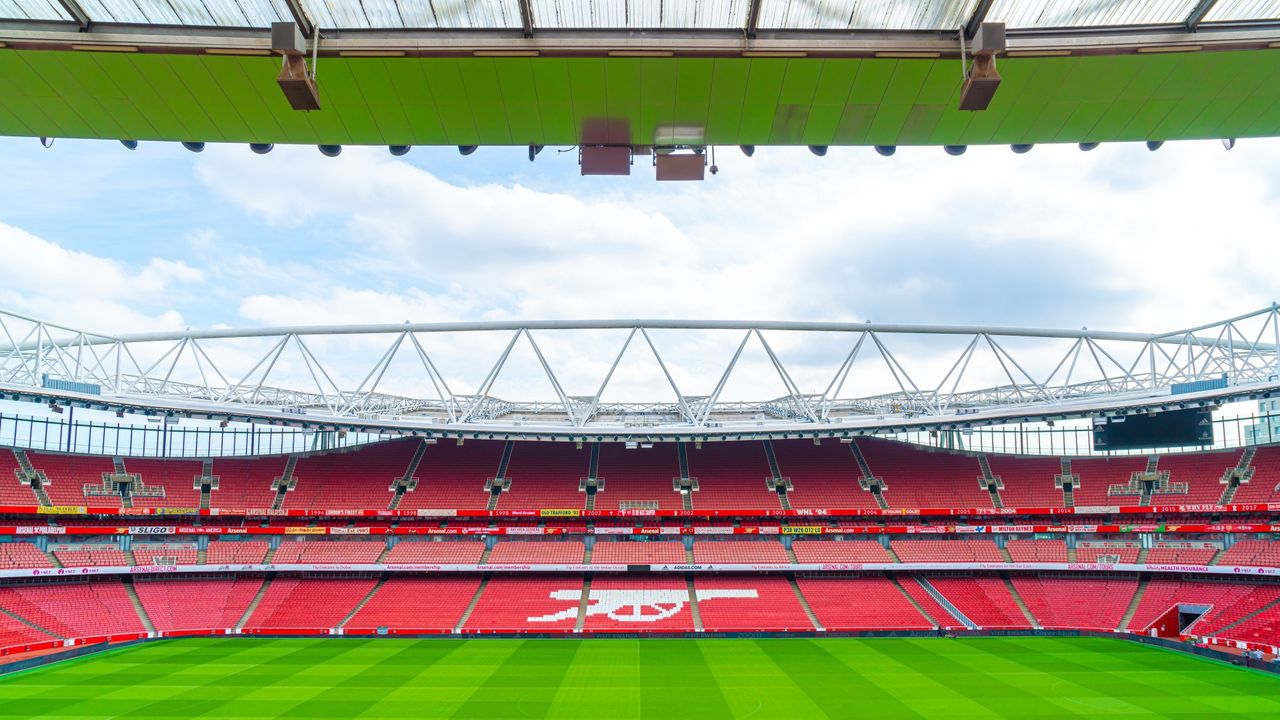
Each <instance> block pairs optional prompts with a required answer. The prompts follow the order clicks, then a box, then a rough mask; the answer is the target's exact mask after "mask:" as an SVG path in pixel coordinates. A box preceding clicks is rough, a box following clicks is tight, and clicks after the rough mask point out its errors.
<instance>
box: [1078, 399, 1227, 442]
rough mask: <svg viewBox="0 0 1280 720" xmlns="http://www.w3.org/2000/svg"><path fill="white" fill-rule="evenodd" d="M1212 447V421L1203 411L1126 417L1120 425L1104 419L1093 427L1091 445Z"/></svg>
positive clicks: (1111, 419) (1195, 410) (1114, 421)
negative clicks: (1103, 421)
mask: <svg viewBox="0 0 1280 720" xmlns="http://www.w3.org/2000/svg"><path fill="white" fill-rule="evenodd" d="M1212 444H1213V419H1212V414H1211V413H1210V411H1209V410H1208V409H1206V408H1196V409H1192V410H1168V411H1165V412H1162V413H1154V414H1152V415H1129V416H1128V417H1125V418H1123V419H1121V421H1120V422H1117V418H1107V419H1106V422H1105V423H1103V424H1095V425H1094V426H1093V446H1094V447H1095V448H1097V449H1099V450H1128V449H1135V448H1156V447H1179V446H1184V445H1212Z"/></svg>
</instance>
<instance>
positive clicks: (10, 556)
mask: <svg viewBox="0 0 1280 720" xmlns="http://www.w3.org/2000/svg"><path fill="white" fill-rule="evenodd" d="M47 567H53V562H52V561H51V560H49V556H48V555H45V554H44V553H43V552H41V551H40V548H38V547H36V546H35V545H32V544H31V543H29V542H5V543H0V569H5V570H10V569H15V568H47Z"/></svg>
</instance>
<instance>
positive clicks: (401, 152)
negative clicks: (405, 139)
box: [387, 145, 413, 157]
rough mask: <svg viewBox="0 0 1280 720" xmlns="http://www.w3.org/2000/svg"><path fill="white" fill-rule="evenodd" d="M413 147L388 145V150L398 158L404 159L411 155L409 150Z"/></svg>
mask: <svg viewBox="0 0 1280 720" xmlns="http://www.w3.org/2000/svg"><path fill="white" fill-rule="evenodd" d="M412 147H413V146H412V145H388V146H387V150H388V151H389V152H390V153H391V154H392V155H395V156H396V157H404V156H405V155H408V154H409V149H410V148H412Z"/></svg>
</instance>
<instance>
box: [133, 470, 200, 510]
mask: <svg viewBox="0 0 1280 720" xmlns="http://www.w3.org/2000/svg"><path fill="white" fill-rule="evenodd" d="M124 469H125V472H127V473H128V474H130V475H137V476H138V478H139V479H140V480H141V481H142V486H143V487H144V488H147V489H150V490H159V491H160V494H159V495H152V494H150V493H141V494H138V493H133V494H132V495H131V498H132V500H131V502H132V503H133V506H134V507H163V508H198V507H200V488H199V486H198V485H197V484H196V478H198V477H200V473H201V471H202V470H203V469H204V463H203V462H202V461H200V460H172V459H156V458H125V459H124Z"/></svg>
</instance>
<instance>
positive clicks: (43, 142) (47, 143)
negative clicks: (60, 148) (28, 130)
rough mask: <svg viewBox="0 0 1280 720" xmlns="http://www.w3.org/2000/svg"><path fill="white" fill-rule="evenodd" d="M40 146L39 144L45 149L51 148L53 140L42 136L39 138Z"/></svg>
mask: <svg viewBox="0 0 1280 720" xmlns="http://www.w3.org/2000/svg"><path fill="white" fill-rule="evenodd" d="M40 144H41V145H43V146H45V148H51V147H53V138H51V137H43V136H42V137H41V138H40Z"/></svg>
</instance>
